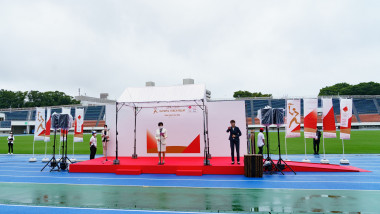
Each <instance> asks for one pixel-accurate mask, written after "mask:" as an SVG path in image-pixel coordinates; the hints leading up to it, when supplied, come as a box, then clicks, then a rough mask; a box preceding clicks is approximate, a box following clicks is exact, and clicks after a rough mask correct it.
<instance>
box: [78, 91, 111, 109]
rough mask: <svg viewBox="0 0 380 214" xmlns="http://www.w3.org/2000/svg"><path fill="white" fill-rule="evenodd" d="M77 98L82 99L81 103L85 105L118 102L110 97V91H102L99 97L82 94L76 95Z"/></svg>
mask: <svg viewBox="0 0 380 214" xmlns="http://www.w3.org/2000/svg"><path fill="white" fill-rule="evenodd" d="M75 99H76V100H78V101H80V104H81V105H83V106H89V105H105V104H113V103H115V102H116V100H110V99H108V93H100V96H99V98H97V97H89V96H83V95H80V96H76V97H75Z"/></svg>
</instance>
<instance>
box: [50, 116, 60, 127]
mask: <svg viewBox="0 0 380 214" xmlns="http://www.w3.org/2000/svg"><path fill="white" fill-rule="evenodd" d="M51 128H52V129H59V114H57V113H54V114H52V115H51Z"/></svg>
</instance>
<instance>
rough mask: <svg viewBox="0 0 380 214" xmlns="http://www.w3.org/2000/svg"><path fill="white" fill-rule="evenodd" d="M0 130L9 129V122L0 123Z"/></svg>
mask: <svg viewBox="0 0 380 214" xmlns="http://www.w3.org/2000/svg"><path fill="white" fill-rule="evenodd" d="M0 128H11V121H9V120H8V121H0Z"/></svg>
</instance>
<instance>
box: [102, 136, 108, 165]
mask: <svg viewBox="0 0 380 214" xmlns="http://www.w3.org/2000/svg"><path fill="white" fill-rule="evenodd" d="M109 131H110V130H109V129H107V133H104V134H105V136H104V137H105V140H106V141H105V145H106V160H104V161H103V162H102V163H103V164H104V163H107V162H108V161H110V160H108V156H107V151H108V136H107V134H109Z"/></svg>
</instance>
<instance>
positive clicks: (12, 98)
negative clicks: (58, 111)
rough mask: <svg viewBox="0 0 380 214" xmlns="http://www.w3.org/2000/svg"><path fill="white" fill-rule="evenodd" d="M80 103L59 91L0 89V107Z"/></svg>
mask: <svg viewBox="0 0 380 214" xmlns="http://www.w3.org/2000/svg"><path fill="white" fill-rule="evenodd" d="M74 104H80V102H79V101H78V100H75V99H74V98H73V97H71V96H69V95H66V94H65V93H63V92H60V91H47V92H39V91H29V92H27V91H26V92H22V91H16V92H13V91H8V90H4V89H1V90H0V108H10V107H11V108H22V107H40V106H58V105H74Z"/></svg>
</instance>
